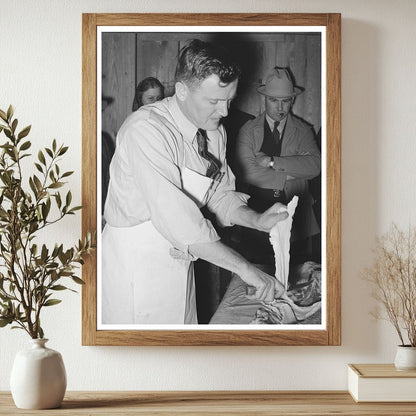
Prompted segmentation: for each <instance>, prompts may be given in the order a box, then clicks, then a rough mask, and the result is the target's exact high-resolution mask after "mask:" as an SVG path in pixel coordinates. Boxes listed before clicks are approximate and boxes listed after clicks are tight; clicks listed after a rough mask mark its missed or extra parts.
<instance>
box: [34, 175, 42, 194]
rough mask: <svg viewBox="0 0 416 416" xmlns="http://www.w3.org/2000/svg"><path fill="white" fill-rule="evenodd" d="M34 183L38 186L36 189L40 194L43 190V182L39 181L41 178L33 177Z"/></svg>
mask: <svg viewBox="0 0 416 416" xmlns="http://www.w3.org/2000/svg"><path fill="white" fill-rule="evenodd" d="M33 181H34V183H35V185H36V189H37V190H38V192H40V191H41V190H42V182H41V181H40V180H39V178H38V177H37V176H36V175H33Z"/></svg>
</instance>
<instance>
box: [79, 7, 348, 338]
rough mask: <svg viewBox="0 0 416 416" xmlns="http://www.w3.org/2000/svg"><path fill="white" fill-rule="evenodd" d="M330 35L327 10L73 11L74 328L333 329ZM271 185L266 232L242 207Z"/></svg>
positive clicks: (336, 188)
mask: <svg viewBox="0 0 416 416" xmlns="http://www.w3.org/2000/svg"><path fill="white" fill-rule="evenodd" d="M340 36H341V16H340V14H336V13H329V14H83V37H82V83H83V85H82V107H83V108H82V131H83V138H82V140H83V147H82V151H83V154H82V163H83V175H82V205H83V217H82V228H83V232H87V231H91V230H97V250H96V252H95V254H94V255H92V256H90V257H89V258H88V259H87V260H86V262H85V264H84V266H83V279H84V281H85V283H86V284H85V285H84V287H83V292H82V343H83V345H195V346H196V345H236V346H238V345H322V346H323V345H340V343H341V326H340V322H341V316H340V313H341V293H340V279H341V276H340V275H341V243H340V238H341V234H340V233H341V205H340V202H341V189H340V183H341V167H340V149H341V98H340V86H341V75H340V68H341V50H340V48H341V39H340ZM213 57H215V59H214V58H213ZM220 67H221V69H218V68H220ZM213 68H214V69H213ZM224 68H225V69H224ZM219 71H222V72H219ZM201 74H202V75H201ZM227 77H228V78H227ZM201 167H202V168H201ZM201 169H202V170H201ZM276 202H279V203H281V204H283V205H285V206H284V207H283V209H282V211H284V212H286V211H288V218H287V219H283V218H282V219H283V220H282V221H279V222H278V223H277V224H276V225H275V226H274V227H273V228H272V231H271V232H270V235H269V233H268V232H264V231H259V230H258V229H253V228H251V227H250V226H248V225H247V221H246V220H244V221H243V220H241V221H240V218H241V217H240V216H236V214H235V212H239V213H240V214H239V215H243V214H241V212H242V211H244V212H247V211H248V210H247V211H245V210H246V205H248V206H249V207H250V208H251V209H252V210H254V211H257V212H258V213H259V215H261V214H262V213H264V212H266V214H262V215H261V218H263V219H264V218H266V217H267V215H268V214H267V213H268V212H271V211H270V210H271V209H276V207H278V206H279V205H274V204H275V203H276ZM272 206H273V207H274V208H270V207H272ZM250 212H252V211H250ZM256 215H257V214H256ZM284 215H286V214H284ZM236 218H237V219H236ZM251 218H252V217H251ZM273 218H275V217H273ZM283 224H286V225H283ZM288 224H289V225H288ZM249 225H250V224H249ZM207 247H209V249H208V248H207ZM212 247H216V250H219V251H216V252H215V253H213V251H212V250H211V248H212ZM210 250H211V251H210ZM214 251H215V250H214ZM203 259H205V260H203ZM208 260H210V261H208ZM246 265H248V266H246ZM247 270H249V272H247ZM240 271H241V272H240ZM253 273H254V277H253ZM265 275H269V276H265ZM270 276H275V277H276V279H277V281H278V285H276V294H275V299H274V300H273V299H270V296H269V297H268V298H267V299H265V297H266V295H265V293H266V289H264V292H263V289H259V286H257V289H256V288H255V287H253V286H252V285H251V284H250V283H251V282H252V280H251V279H252V278H253V279H254V281H255V282H258V279H265V281H267V282H268V281H270V280H268V279H270ZM273 285H274V283H273ZM265 287H266V286H265ZM267 290H269V291H270V288H269V289H267ZM279 290H280V292H279ZM260 291H262V292H261V293H260Z"/></svg>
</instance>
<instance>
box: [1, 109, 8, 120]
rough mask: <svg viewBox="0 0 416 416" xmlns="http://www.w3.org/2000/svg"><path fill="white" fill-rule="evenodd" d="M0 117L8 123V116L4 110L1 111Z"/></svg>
mask: <svg viewBox="0 0 416 416" xmlns="http://www.w3.org/2000/svg"><path fill="white" fill-rule="evenodd" d="M0 117H1V118H2V120H4V121H5V122H6V123H7V114H6V113H5V112H4V111H3V110H0Z"/></svg>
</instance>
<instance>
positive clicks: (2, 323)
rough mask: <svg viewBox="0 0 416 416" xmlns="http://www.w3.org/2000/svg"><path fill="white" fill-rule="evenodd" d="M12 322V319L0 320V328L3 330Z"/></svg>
mask: <svg viewBox="0 0 416 416" xmlns="http://www.w3.org/2000/svg"><path fill="white" fill-rule="evenodd" d="M12 322H13V318H0V328H4V327H5V326H7V325H9V324H11V323H12Z"/></svg>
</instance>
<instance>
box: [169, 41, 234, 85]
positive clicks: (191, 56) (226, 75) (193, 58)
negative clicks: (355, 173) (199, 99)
mask: <svg viewBox="0 0 416 416" xmlns="http://www.w3.org/2000/svg"><path fill="white" fill-rule="evenodd" d="M240 74H241V71H240V68H239V66H238V64H237V63H236V62H234V61H233V60H232V59H231V57H230V53H229V52H228V51H227V50H226V49H224V48H222V47H221V46H217V45H214V44H212V43H208V42H203V41H201V40H198V39H194V40H192V41H191V42H190V43H189V44H187V45H186V46H184V47H183V48H182V50H181V51H180V55H179V60H178V65H177V66H176V72H175V81H176V82H180V81H182V82H184V83H185V84H187V85H188V86H197V85H199V84H200V83H201V82H202V81H204V80H205V79H206V78H208V77H209V76H211V75H217V76H218V78H219V79H220V82H221V83H222V84H229V83H230V82H233V81H235V80H236V79H238V78H239V77H240Z"/></svg>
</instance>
